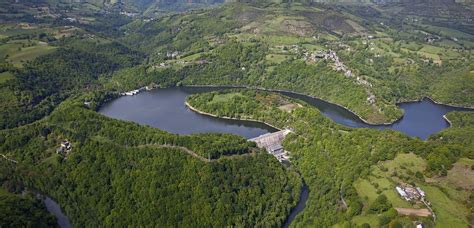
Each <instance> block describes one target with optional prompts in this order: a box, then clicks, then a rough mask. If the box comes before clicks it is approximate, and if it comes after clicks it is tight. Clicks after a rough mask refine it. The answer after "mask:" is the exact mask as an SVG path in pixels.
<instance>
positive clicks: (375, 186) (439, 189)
mask: <svg viewBox="0 0 474 228" xmlns="http://www.w3.org/2000/svg"><path fill="white" fill-rule="evenodd" d="M472 163H473V160H470V159H461V160H460V161H459V162H458V163H456V164H455V167H456V165H458V166H459V165H464V166H468V165H470V164H472ZM380 167H382V168H383V170H385V171H383V170H382V169H381V168H380ZM469 167H470V166H469ZM425 168H426V161H425V160H424V159H422V158H420V157H418V156H416V155H414V154H399V155H397V157H396V158H395V159H394V160H390V161H386V162H382V163H380V164H378V165H377V166H373V167H372V172H371V174H370V175H369V176H368V177H367V178H364V179H359V180H357V181H356V182H355V183H354V187H355V188H356V190H357V193H358V194H359V196H360V197H361V198H362V199H363V200H364V204H365V205H370V204H371V203H372V202H373V201H374V200H375V199H376V198H377V196H378V195H379V194H384V195H385V196H387V198H388V201H389V202H390V203H391V204H392V206H393V207H403V208H420V207H421V206H422V205H411V204H410V203H408V202H406V201H405V200H403V199H402V198H401V197H400V196H399V195H398V193H397V192H396V191H395V186H396V185H397V183H399V182H407V180H402V179H404V178H409V180H408V183H411V182H415V184H416V185H418V186H420V187H421V188H422V189H423V191H425V192H426V195H427V197H426V198H427V200H428V201H430V202H431V203H432V208H433V210H434V211H435V214H436V216H437V220H436V224H437V226H439V227H459V226H464V225H467V222H466V217H467V215H468V213H469V211H468V209H467V208H466V207H465V206H464V205H463V204H462V202H463V201H464V200H466V198H467V197H468V194H467V192H466V191H458V190H457V189H456V186H453V185H452V184H447V182H444V183H443V181H448V182H449V180H450V179H451V180H452V181H455V180H459V178H469V177H466V176H463V175H461V174H460V173H459V170H460V169H453V170H450V171H449V175H448V177H447V180H445V179H446V178H445V179H441V180H439V179H430V181H429V183H428V182H424V181H422V180H419V179H414V178H413V177H412V176H413V175H414V173H416V172H423V171H424V170H425ZM394 174H396V175H395V176H394ZM365 220H366V221H368V222H369V224H371V225H372V224H373V223H374V222H375V221H377V220H376V219H374V216H373V215H362V216H357V217H354V219H353V220H352V222H353V223H355V224H358V225H360V224H362V223H363V222H364V221H365Z"/></svg>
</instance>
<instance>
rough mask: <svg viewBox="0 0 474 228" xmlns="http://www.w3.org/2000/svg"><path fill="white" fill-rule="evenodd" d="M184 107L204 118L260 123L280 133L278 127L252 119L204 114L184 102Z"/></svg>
mask: <svg viewBox="0 0 474 228" xmlns="http://www.w3.org/2000/svg"><path fill="white" fill-rule="evenodd" d="M184 105H185V106H186V107H188V108H189V109H190V110H191V111H193V112H196V113H199V114H201V115H205V116H211V117H214V118H220V119H226V120H239V121H249V122H255V123H261V124H265V125H267V126H269V127H271V128H274V129H276V130H278V131H281V130H282V129H280V128H278V127H275V126H274V125H272V124H269V123H267V122H264V121H260V120H254V119H245V118H233V117H228V116H217V115H215V114H212V113H208V112H204V111H201V110H199V109H197V108H195V107H193V106H192V105H190V104H189V103H188V101H185V102H184Z"/></svg>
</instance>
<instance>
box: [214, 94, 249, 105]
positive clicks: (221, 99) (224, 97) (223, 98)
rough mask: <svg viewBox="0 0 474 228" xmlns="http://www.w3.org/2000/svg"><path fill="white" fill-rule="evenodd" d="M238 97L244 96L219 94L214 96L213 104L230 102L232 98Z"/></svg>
mask: <svg viewBox="0 0 474 228" xmlns="http://www.w3.org/2000/svg"><path fill="white" fill-rule="evenodd" d="M237 96H242V94H241V93H226V94H219V95H216V96H214V98H213V99H212V101H211V103H218V102H227V101H229V100H231V99H232V98H234V97H237Z"/></svg>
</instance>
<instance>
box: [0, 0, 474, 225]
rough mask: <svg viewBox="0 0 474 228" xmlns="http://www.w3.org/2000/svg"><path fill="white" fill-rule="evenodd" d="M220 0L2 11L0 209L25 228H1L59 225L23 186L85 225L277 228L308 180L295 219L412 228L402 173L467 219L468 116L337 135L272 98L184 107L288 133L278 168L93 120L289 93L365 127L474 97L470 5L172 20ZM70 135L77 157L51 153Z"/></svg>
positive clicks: (231, 13)
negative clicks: (414, 109)
mask: <svg viewBox="0 0 474 228" xmlns="http://www.w3.org/2000/svg"><path fill="white" fill-rule="evenodd" d="M219 2H221V1H193V3H194V4H187V3H184V1H175V2H173V3H172V4H171V5H169V4H167V3H170V2H169V1H159V2H157V1H133V2H131V1H124V2H120V3H118V2H116V1H102V0H88V1H81V2H74V3H72V2H71V3H68V2H64V1H63V2H58V1H55V0H51V1H35V2H27V1H20V2H14V1H5V2H0V21H2V23H0V108H1V109H2V111H1V113H0V153H1V155H2V156H1V157H0V162H1V163H2V164H1V166H0V167H1V170H2V172H1V174H0V177H1V178H0V184H1V186H2V187H1V188H0V189H3V190H0V191H1V192H0V197H2V198H1V200H0V204H2V207H1V209H2V214H8V215H11V216H7V217H6V219H9V218H15V221H14V222H16V223H13V224H12V221H10V220H8V221H5V220H1V224H0V226H4V224H6V225H7V226H11V225H13V226H43V225H44V226H50V225H52V223H51V221H53V220H52V219H51V216H49V215H48V214H47V213H46V212H45V211H44V207H42V206H41V201H40V200H37V199H35V198H33V197H30V196H21V195H20V193H21V192H22V191H23V190H25V189H30V190H31V189H35V190H38V191H40V192H43V193H45V194H48V195H49V196H51V197H53V198H55V199H57V201H58V202H59V204H60V205H61V206H62V208H63V211H64V212H65V213H66V214H67V215H68V217H70V218H71V221H72V222H73V223H74V225H76V226H126V225H127V226H128V225H131V224H132V225H139V226H265V227H266V226H280V225H281V224H282V223H283V221H284V220H285V218H286V216H287V215H288V214H289V212H290V209H291V208H292V207H293V206H294V205H295V204H296V199H298V197H299V190H300V187H301V183H302V181H301V177H302V178H303V179H304V180H305V182H306V183H307V185H308V186H309V188H310V196H309V200H308V202H307V204H306V209H305V210H304V211H303V212H302V213H300V214H299V215H298V217H297V218H296V220H295V221H294V223H293V225H295V226H323V227H328V226H332V225H336V226H350V225H351V224H354V225H360V226H367V225H369V224H370V226H385V225H387V226H390V227H399V226H409V225H411V224H412V220H413V219H412V218H406V217H400V216H396V215H394V213H393V208H391V207H398V206H407V205H406V202H404V201H400V199H398V198H397V196H396V195H395V193H394V192H393V191H391V190H389V189H390V188H393V184H394V183H393V181H394V180H396V181H399V180H402V181H406V182H414V183H415V184H417V185H419V186H421V187H423V189H426V192H427V193H428V194H429V195H430V198H429V200H430V201H431V202H432V203H433V207H434V210H435V212H436V213H437V214H438V215H439V217H438V220H437V224H436V225H438V226H448V227H452V226H457V225H462V224H472V223H473V222H472V218H473V216H472V208H473V206H472V205H474V204H473V202H474V196H472V194H470V195H469V191H470V187H469V185H468V184H466V182H465V183H464V184H462V183H461V184H460V183H459V181H458V180H459V179H462V178H465V179H468V177H466V176H463V175H464V174H471V173H472V172H467V171H466V170H467V169H466V167H468V166H469V164H470V165H471V166H472V159H474V150H473V149H472V148H474V139H473V137H472V132H473V131H474V127H473V123H474V120H473V116H472V113H463V112H455V113H450V114H448V116H447V118H448V119H449V120H451V122H452V124H453V127H452V128H449V129H446V130H444V131H442V132H440V133H438V134H436V135H433V136H431V137H430V139H429V140H428V141H421V140H418V139H412V138H408V137H406V136H404V135H401V134H400V133H397V132H392V131H388V130H387V131H378V130H368V129H349V128H346V127H342V126H339V125H337V124H335V123H332V122H331V121H330V120H328V119H326V118H324V117H323V116H322V115H321V114H320V113H319V112H318V111H317V110H315V109H314V108H312V107H309V106H308V105H307V104H305V103H303V102H301V101H297V100H294V99H290V98H288V97H284V96H280V95H276V94H273V93H268V92H261V91H259V92H256V91H253V90H231V91H230V92H214V93H207V94H200V95H196V96H192V97H190V98H189V99H188V102H189V103H190V104H191V105H192V106H194V107H196V108H198V109H200V110H203V111H205V112H209V113H213V114H216V115H219V116H228V117H233V118H246V119H247V118H250V119H256V120H260V121H265V122H268V123H270V124H272V125H274V126H277V127H279V128H285V127H287V128H291V129H292V130H293V131H294V134H290V135H289V136H288V137H287V139H286V140H285V142H284V147H285V149H286V150H288V151H290V152H291V156H292V158H291V159H292V162H293V165H292V167H290V168H285V167H282V166H281V165H280V164H279V163H278V162H276V160H275V159H274V158H273V157H272V156H270V155H268V154H266V153H263V152H262V151H261V150H259V149H257V148H256V147H255V145H254V144H253V143H249V142H247V141H246V140H245V139H243V138H241V137H238V136H234V135H225V134H198V135H191V136H181V135H174V134H169V133H167V132H163V131H161V130H158V129H151V128H148V127H145V126H139V125H136V124H133V123H125V122H122V121H118V120H111V119H109V118H106V117H103V116H101V115H99V114H97V113H96V112H95V110H97V109H98V108H99V107H100V106H101V105H102V104H103V103H105V102H107V101H109V100H110V99H113V98H115V97H117V96H119V94H120V92H123V91H128V90H132V89H137V88H140V87H143V86H147V85H152V86H158V87H170V86H181V85H200V84H201V85H202V84H205V85H238V86H248V87H258V88H266V89H279V90H292V91H295V92H300V93H304V94H307V95H312V96H316V97H320V98H323V99H325V100H328V101H330V102H333V103H337V104H339V105H342V106H344V107H347V108H349V109H350V110H352V111H354V112H355V113H356V114H357V115H359V116H361V118H363V119H365V120H367V121H368V122H372V123H385V122H391V121H394V120H396V119H397V118H399V117H401V116H402V111H401V110H400V109H399V108H398V107H397V106H396V105H395V104H396V103H397V102H401V101H407V100H417V99H420V98H421V97H424V96H429V97H431V98H433V99H434V100H436V101H438V102H442V103H449V104H453V105H459V106H470V107H472V106H473V104H474V100H473V99H474V97H473V94H474V83H473V78H474V77H473V72H474V71H473V61H472V57H471V55H472V48H473V47H474V37H473V35H472V34H473V31H472V28H473V27H474V26H473V25H472V21H473V20H472V15H473V14H472V7H471V8H469V7H465V6H464V5H460V4H458V3H445V2H444V1H436V2H433V3H430V4H428V5H426V4H424V3H423V1H420V2H414V3H412V2H410V4H408V3H405V2H404V1H402V2H399V3H397V2H392V1H390V3H388V2H386V1H377V2H382V3H383V4H381V5H377V6H375V5H372V4H368V5H367V4H351V5H347V4H320V3H315V2H313V1H303V2H287V1H246V2H245V3H241V2H232V3H227V4H224V5H223V6H220V7H216V8H212V9H203V10H196V11H189V12H185V13H180V14H174V13H164V12H163V11H167V10H170V9H172V10H178V11H181V10H186V9H189V8H194V7H199V8H200V7H207V6H209V5H212V4H215V3H219ZM331 2H333V1H331ZM135 13H137V14H135ZM330 50H332V51H333V52H334V53H335V54H336V55H337V59H338V63H337V62H336V61H335V59H336V58H335V57H330V58H329V57H328V56H327V54H328V52H329V51H330ZM341 64H342V66H344V67H342V68H341ZM348 70H349V71H350V73H348ZM84 101H88V102H91V103H90V104H89V105H85V104H84ZM65 139H67V140H69V141H71V142H72V144H73V150H72V152H71V153H69V154H57V153H56V152H55V150H56V148H57V147H58V146H59V142H60V141H61V140H65ZM8 159H13V160H15V161H17V162H18V163H14V162H11V161H10V160H8ZM409 159H412V161H411V162H413V164H416V165H417V166H416V167H418V168H415V166H412V165H407V164H404V163H406V162H405V161H404V160H409ZM390 160H393V161H392V162H390ZM381 164H382V165H383V166H384V167H385V166H386V167H385V168H379V165H381ZM420 166H421V167H423V168H419V167H420ZM402 167H404V168H402ZM379 169H380V170H379ZM385 169H387V170H388V171H383V170H385ZM296 170H297V171H298V172H299V173H301V174H300V175H301V176H299V175H297V174H296V173H297V172H296ZM395 171H396V175H394V176H391V174H392V173H393V172H395ZM428 178H430V180H433V181H434V182H428V181H427V179H428ZM451 185H453V186H456V187H450V186H451ZM377 186H378V187H377ZM4 190H6V191H7V192H8V193H7V192H5V191H4ZM471 190H472V189H471ZM362 192H364V193H363V194H362ZM384 196H385V197H384ZM366 197H367V198H366ZM431 197H432V198H431ZM390 205H391V206H390ZM469 210H471V211H469ZM371 213H377V214H371ZM25 214H28V215H29V216H28V217H26V216H25ZM466 216H470V217H469V218H466ZM2 218H3V217H2ZM417 220H420V221H423V223H424V224H427V225H428V226H430V225H431V223H430V221H431V220H430V219H424V220H423V219H419V218H417Z"/></svg>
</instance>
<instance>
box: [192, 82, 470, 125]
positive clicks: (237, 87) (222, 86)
mask: <svg viewBox="0 0 474 228" xmlns="http://www.w3.org/2000/svg"><path fill="white" fill-rule="evenodd" d="M184 87H208V88H229V89H233V88H234V89H239V88H240V89H253V90H261V91H267V92H277V93H282V94H284V93H289V94H294V95H299V96H306V97H309V98H312V99H316V100H320V101H322V102H325V103H328V104H331V105H335V106H338V107H340V108H343V109H345V110H347V111H348V112H350V113H352V114H353V115H354V116H357V118H359V120H360V121H361V122H363V123H365V124H367V125H371V126H374V127H377V126H391V125H393V124H395V123H397V122H399V121H401V120H402V119H403V117H404V113H403V114H402V115H401V116H400V117H398V118H397V119H395V120H393V121H392V122H384V123H374V122H370V121H368V120H366V119H364V118H363V117H362V116H360V115H359V114H357V113H356V112H354V111H353V110H351V109H349V108H347V107H345V106H343V105H340V104H337V103H333V102H330V101H327V100H325V99H322V98H319V97H315V96H312V95H307V94H303V93H299V92H294V91H290V90H280V89H267V88H263V87H252V86H245V85H184ZM424 99H429V100H430V101H432V102H433V103H435V104H438V105H443V106H447V107H452V108H460V109H467V110H466V111H474V106H471V107H468V106H456V105H450V104H444V103H441V102H437V101H435V100H434V99H433V98H431V97H429V96H424V97H421V98H420V99H417V100H407V101H402V102H397V103H396V104H395V105H397V106H399V105H401V104H406V103H413V102H421V101H423V100H424ZM461 111H462V110H461ZM445 119H446V120H447V121H448V123H450V121H449V120H448V119H447V118H445Z"/></svg>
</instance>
